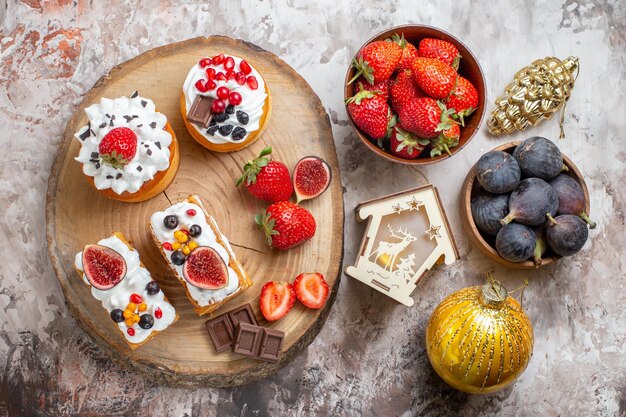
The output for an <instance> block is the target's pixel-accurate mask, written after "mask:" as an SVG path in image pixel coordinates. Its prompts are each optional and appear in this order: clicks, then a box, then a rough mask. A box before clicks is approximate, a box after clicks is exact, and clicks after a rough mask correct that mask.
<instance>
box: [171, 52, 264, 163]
mask: <svg viewBox="0 0 626 417" xmlns="http://www.w3.org/2000/svg"><path fill="white" fill-rule="evenodd" d="M180 109H181V112H182V115H183V120H184V121H185V126H186V127H187V130H189V133H190V134H191V136H193V138H194V139H195V140H196V141H197V142H198V143H199V144H200V145H202V146H204V147H205V148H207V149H209V150H211V151H216V152H232V151H237V150H239V149H242V148H244V147H246V146H248V145H250V144H252V143H253V142H254V141H255V140H257V139H258V138H259V136H260V135H261V133H262V132H263V130H264V128H265V126H266V125H267V123H268V121H269V116H270V113H271V97H270V92H269V88H268V87H267V84H266V83H265V80H264V79H263V77H262V76H261V74H260V73H259V72H258V71H257V70H256V69H255V68H254V67H253V66H252V65H250V64H249V63H248V62H247V61H246V60H245V59H242V58H239V57H236V56H231V55H225V54H218V55H215V56H213V57H210V58H209V57H205V58H202V59H200V60H199V61H198V62H196V64H195V65H194V66H193V67H192V68H191V70H189V73H188V74H187V78H186V79H185V83H184V84H183V90H182V92H181V95H180Z"/></svg>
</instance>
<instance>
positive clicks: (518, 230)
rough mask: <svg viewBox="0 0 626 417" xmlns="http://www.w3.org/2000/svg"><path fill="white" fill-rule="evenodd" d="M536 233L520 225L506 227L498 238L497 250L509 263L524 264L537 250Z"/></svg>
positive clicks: (514, 224)
mask: <svg viewBox="0 0 626 417" xmlns="http://www.w3.org/2000/svg"><path fill="white" fill-rule="evenodd" d="M535 239H536V238H535V233H534V232H533V231H532V230H531V229H530V228H529V227H526V226H524V225H523V224H519V223H510V224H507V225H506V226H504V227H503V228H502V229H500V231H499V232H498V235H497V236H496V250H497V251H498V253H499V254H500V256H502V257H503V258H504V259H506V260H507V261H509V262H522V261H525V260H526V259H528V258H530V257H531V256H532V255H533V251H534V250H535Z"/></svg>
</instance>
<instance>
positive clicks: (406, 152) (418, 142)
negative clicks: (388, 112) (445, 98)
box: [389, 125, 456, 159]
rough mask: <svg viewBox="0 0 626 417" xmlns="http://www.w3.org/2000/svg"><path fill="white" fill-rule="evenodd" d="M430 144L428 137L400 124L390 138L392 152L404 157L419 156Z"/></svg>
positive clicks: (413, 157)
mask: <svg viewBox="0 0 626 417" xmlns="http://www.w3.org/2000/svg"><path fill="white" fill-rule="evenodd" d="M455 126H456V125H455ZM429 144H430V141H429V140H428V139H422V138H420V137H417V136H415V135H414V134H412V133H411V132H407V131H406V130H404V129H401V128H400V127H398V126H396V127H394V129H393V131H392V133H391V138H390V139H389V145H390V148H391V153H392V154H394V155H395V156H398V157H400V158H404V159H415V158H417V157H418V156H420V154H421V153H422V151H423V150H424V148H426V146H428V145H429Z"/></svg>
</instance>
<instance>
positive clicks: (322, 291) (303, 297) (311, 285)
mask: <svg viewBox="0 0 626 417" xmlns="http://www.w3.org/2000/svg"><path fill="white" fill-rule="evenodd" d="M293 286H294V288H295V290H296V297H298V300H300V302H301V303H302V304H304V305H305V306H307V307H309V308H322V307H324V304H326V300H327V299H328V292H329V290H328V284H327V283H326V280H325V279H324V275H322V274H320V273H319V272H305V273H303V274H300V275H298V276H297V277H296V280H295V281H294V282H293Z"/></svg>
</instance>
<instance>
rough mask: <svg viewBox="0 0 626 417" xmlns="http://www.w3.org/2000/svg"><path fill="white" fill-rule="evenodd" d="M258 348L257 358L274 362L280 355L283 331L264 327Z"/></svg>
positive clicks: (283, 337)
mask: <svg viewBox="0 0 626 417" xmlns="http://www.w3.org/2000/svg"><path fill="white" fill-rule="evenodd" d="M264 330H265V331H264V332H263V338H262V339H261V348H260V349H259V359H264V360H266V361H270V362H276V361H277V360H278V356H279V355H280V347H281V346H282V344H283V339H285V332H281V331H280V330H274V329H264Z"/></svg>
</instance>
